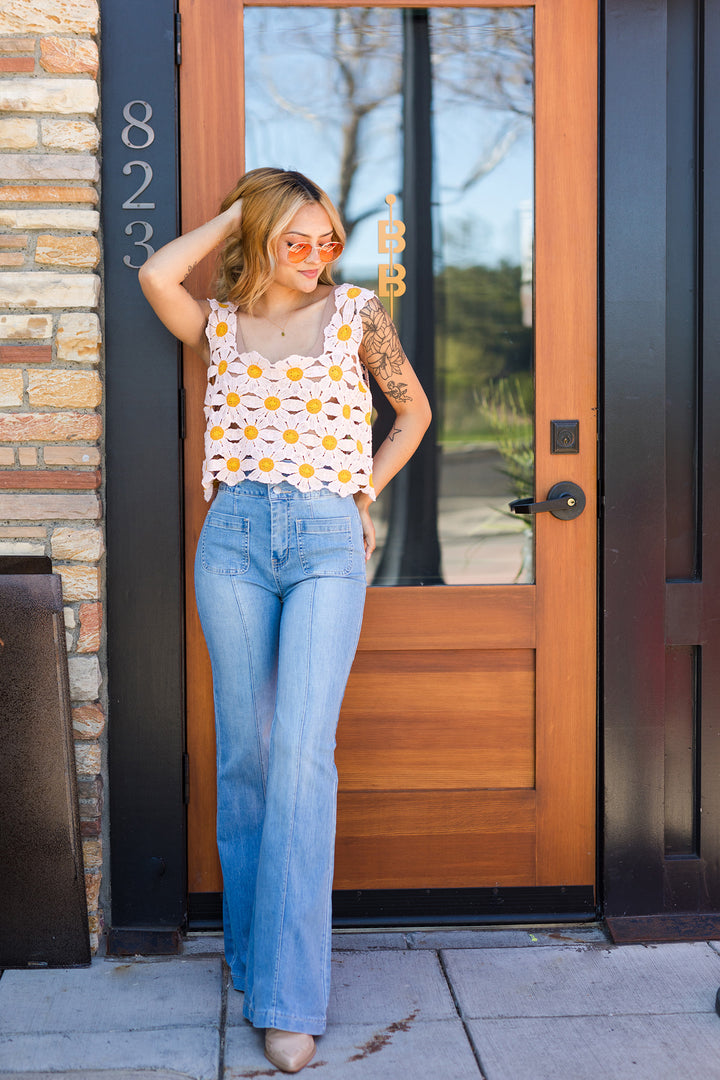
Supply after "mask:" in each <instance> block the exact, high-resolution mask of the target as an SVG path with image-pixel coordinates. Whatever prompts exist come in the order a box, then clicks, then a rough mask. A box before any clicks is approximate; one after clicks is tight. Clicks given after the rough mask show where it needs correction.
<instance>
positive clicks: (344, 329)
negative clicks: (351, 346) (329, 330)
mask: <svg viewBox="0 0 720 1080" xmlns="http://www.w3.org/2000/svg"><path fill="white" fill-rule="evenodd" d="M351 335H352V326H348V324H347V323H343V324H342V326H340V327H338V332H337V336H338V341H347V340H348V338H349V337H351Z"/></svg>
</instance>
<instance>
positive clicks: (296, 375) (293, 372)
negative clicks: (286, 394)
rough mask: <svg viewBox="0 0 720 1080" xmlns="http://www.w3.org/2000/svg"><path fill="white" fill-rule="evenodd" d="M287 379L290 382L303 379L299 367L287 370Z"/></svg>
mask: <svg viewBox="0 0 720 1080" xmlns="http://www.w3.org/2000/svg"><path fill="white" fill-rule="evenodd" d="M287 377H288V379H290V381H291V382H298V381H299V380H300V379H302V377H303V370H302V368H299V367H291V368H288V370H287Z"/></svg>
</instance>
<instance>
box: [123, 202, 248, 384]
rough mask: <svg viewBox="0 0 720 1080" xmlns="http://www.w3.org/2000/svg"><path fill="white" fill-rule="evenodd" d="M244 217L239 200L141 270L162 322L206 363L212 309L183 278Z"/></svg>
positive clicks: (167, 246) (147, 293) (153, 257)
mask: <svg viewBox="0 0 720 1080" xmlns="http://www.w3.org/2000/svg"><path fill="white" fill-rule="evenodd" d="M241 217H242V207H241V204H240V200H239V199H237V200H236V201H235V202H234V203H232V205H231V206H229V207H228V209H227V210H224V211H223V212H222V213H221V214H218V215H217V217H214V218H212V219H211V220H210V221H208V222H206V223H205V224H204V225H201V226H200V227H199V228H197V229H193V231H192V232H189V233H185V234H184V236H178V237H177V239H176V240H171V241H170V243H169V244H165V246H164V247H161V248H160V249H159V250H158V251H156V252H155V253H154V254H153V255H151V256H150V258H149V259H148V260H147V262H146V263H145V264H144V266H141V267H140V271H139V273H138V279H139V281H140V288H141V289H142V291H143V293H144V294H145V297H146V299H147V301H148V303H149V304H150V305H151V307H152V308H153V311H154V312H155V314H156V315H157V317H158V318H159V319H160V321H161V322H162V323H164V325H165V326H166V327H167V328H168V330H169V331H170V333H171V334H174V335H175V337H176V338H179V339H180V341H182V342H183V343H184V344H185V345H189V346H190V347H191V348H193V349H195V351H196V352H198V353H200V355H201V356H202V357H203V358H204V359H205V362H206V363H208V362H209V359H210V352H209V346H208V343H207V339H206V338H205V326H206V323H207V317H208V314H209V311H210V308H209V305H208V303H207V301H204V300H196V299H195V298H194V297H192V296H190V294H189V293H188V291H187V290H186V289H185V287H184V285H183V281H184V280H185V278H186V277H187V276H188V274H189V273H190V272H191V271H192V270H194V268H195V266H196V265H197V264H198V263H199V262H200V260H201V259H204V258H205V256H206V255H209V254H210V252H211V251H212V250H213V249H214V248H216V247H217V246H218V244H221V243H222V242H223V241H224V240H226V239H227V238H228V237H229V236H231V235H232V234H233V233H234V232H237V231H238V230H239V228H240V220H241Z"/></svg>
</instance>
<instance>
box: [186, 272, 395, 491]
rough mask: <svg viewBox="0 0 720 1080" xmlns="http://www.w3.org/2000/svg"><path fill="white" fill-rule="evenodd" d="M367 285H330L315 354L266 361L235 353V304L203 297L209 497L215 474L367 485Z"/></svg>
mask: <svg viewBox="0 0 720 1080" xmlns="http://www.w3.org/2000/svg"><path fill="white" fill-rule="evenodd" d="M373 295H374V294H373V293H372V292H370V291H369V290H368V289H361V288H359V287H358V286H357V285H350V284H344V285H340V286H338V287H337V288H336V289H335V292H334V304H335V311H334V312H333V315H332V317H331V318H330V321H329V322H328V323H327V325H326V326H325V329H324V348H323V353H322V355H321V356H315V357H312V356H308V357H303V356H289V357H288V358H287V359H285V360H281V361H279V362H278V363H270V362H269V361H268V360H266V359H265V358H264V357H262V356H260V354H259V353H257V352H243V353H239V352H238V345H237V338H236V330H237V316H236V311H237V308H236V307H235V305H234V304H232V303H230V302H229V301H228V302H226V303H224V304H220V303H218V301H217V300H210V308H211V311H210V317H209V319H208V324H207V327H206V330H205V333H206V335H207V338H208V341H209V343H210V366H209V368H208V385H207V392H206V394H205V409H204V411H205V419H206V429H205V460H204V462H203V472H202V484H203V490H204V493H205V498H206V500H208V501H209V500H210V499H211V498H212V494H213V489H214V487H215V486H216V484H217V483H218V482H220V481H222V482H223V483H226V484H230V485H233V484H237V483H239V482H240V481H242V480H259V481H261V482H262V483H266V484H275V483H279V482H280V481H282V480H287V481H289V482H290V483H291V484H293V485H294V486H295V487H296V488H298V489H299V490H300V491H313V490H316V489H318V488H321V487H328V488H330V490H332V491H336V492H339V493H340V494H341V495H350V494H352V493H353V492H355V491H366V492H367V493H368V495H370V497H371V499H374V498H375V493H374V491H373V487H372V445H371V443H372V437H371V431H370V427H369V424H370V422H371V419H372V415H371V414H372V401H371V397H370V389H369V384H368V378H367V373H366V372H365V370H364V368H363V365H362V362H361V361H360V357H359V355H358V349H359V347H360V342H361V341H362V332H363V331H362V318H361V314H360V313H361V311H362V309H363V307H364V306H365V304H367V302H368V301H369V300H370V299H371V298H372V297H373Z"/></svg>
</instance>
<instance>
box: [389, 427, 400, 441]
mask: <svg viewBox="0 0 720 1080" xmlns="http://www.w3.org/2000/svg"><path fill="white" fill-rule="evenodd" d="M398 435H402V428H399V427H398V426H397V424H393V426H392V428H391V430H390V432H389V433H388V442H394V441H395V439H396V438H397V436H398Z"/></svg>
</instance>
